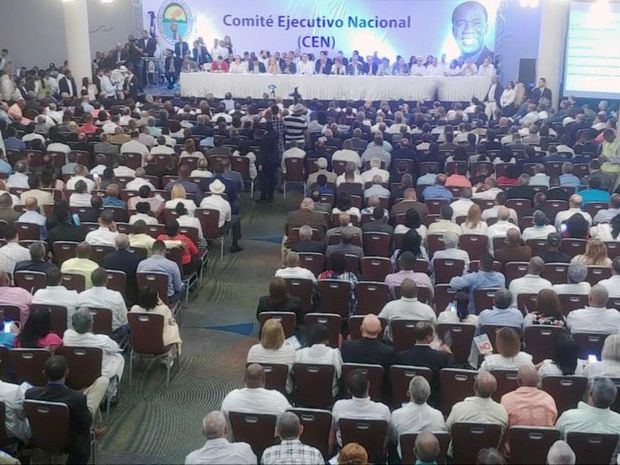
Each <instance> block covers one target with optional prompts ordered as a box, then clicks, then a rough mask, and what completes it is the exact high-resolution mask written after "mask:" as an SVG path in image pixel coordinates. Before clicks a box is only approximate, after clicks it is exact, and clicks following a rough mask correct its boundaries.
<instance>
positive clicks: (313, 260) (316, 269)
mask: <svg viewBox="0 0 620 465" xmlns="http://www.w3.org/2000/svg"><path fill="white" fill-rule="evenodd" d="M299 266H301V267H303V268H306V269H308V270H310V271H312V273H313V274H314V275H315V276H318V275H320V274H321V273H322V272H323V270H324V269H325V255H323V254H320V253H310V252H303V253H299Z"/></svg>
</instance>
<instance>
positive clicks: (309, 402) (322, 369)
mask: <svg viewBox="0 0 620 465" xmlns="http://www.w3.org/2000/svg"><path fill="white" fill-rule="evenodd" d="M334 372H335V368H334V366H333V365H319V364H312V363H295V364H294V365H293V371H292V374H293V380H294V382H295V387H294V390H293V399H294V400H295V405H300V406H303V407H308V408H323V409H329V408H330V407H331V405H332V404H333V402H334V396H333V393H332V382H333V379H334Z"/></svg>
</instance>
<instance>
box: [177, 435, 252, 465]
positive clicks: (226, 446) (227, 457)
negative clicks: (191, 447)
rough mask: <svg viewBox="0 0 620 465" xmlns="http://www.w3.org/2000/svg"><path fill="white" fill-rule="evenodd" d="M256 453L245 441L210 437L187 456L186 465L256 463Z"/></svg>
mask: <svg viewBox="0 0 620 465" xmlns="http://www.w3.org/2000/svg"><path fill="white" fill-rule="evenodd" d="M256 463H257V460H256V455H254V452H252V448H251V447H250V445H249V444H246V443H245V442H228V440H227V439H226V438H218V439H209V440H207V442H206V443H205V445H204V447H202V448H201V449H198V450H195V451H193V452H190V453H189V454H188V455H187V457H185V465H256Z"/></svg>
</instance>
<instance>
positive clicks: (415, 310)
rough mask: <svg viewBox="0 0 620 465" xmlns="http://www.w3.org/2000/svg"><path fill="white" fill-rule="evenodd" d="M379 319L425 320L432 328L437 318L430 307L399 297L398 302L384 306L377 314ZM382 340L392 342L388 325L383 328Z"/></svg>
mask: <svg viewBox="0 0 620 465" xmlns="http://www.w3.org/2000/svg"><path fill="white" fill-rule="evenodd" d="M379 318H383V319H386V320H388V322H392V320H426V321H430V322H431V323H433V326H434V325H435V324H436V323H437V316H436V315H435V312H434V311H433V309H432V308H431V307H429V306H428V305H426V304H425V303H423V302H420V301H419V300H418V299H417V298H409V297H401V298H400V299H398V300H392V301H391V302H388V303H387V304H385V306H384V307H383V308H382V309H381V312H380V313H379ZM384 338H385V339H386V340H387V341H392V340H393V336H392V327H391V326H390V325H388V326H387V327H386V328H385V333H384Z"/></svg>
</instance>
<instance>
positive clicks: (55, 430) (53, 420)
mask: <svg viewBox="0 0 620 465" xmlns="http://www.w3.org/2000/svg"><path fill="white" fill-rule="evenodd" d="M24 411H25V412H26V416H27V417H28V423H30V430H31V431H32V437H31V446H32V447H34V448H37V449H41V450H44V451H46V452H48V453H51V454H62V453H65V451H66V450H67V448H68V447H69V407H68V406H67V405H66V404H63V403H60V402H43V401H40V400H25V401H24Z"/></svg>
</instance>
